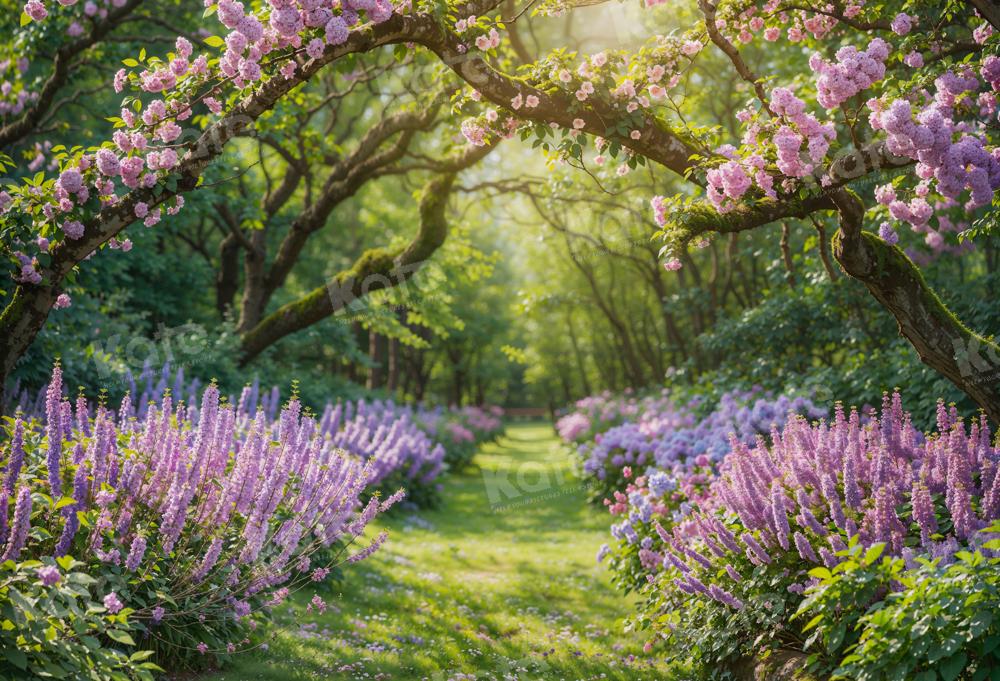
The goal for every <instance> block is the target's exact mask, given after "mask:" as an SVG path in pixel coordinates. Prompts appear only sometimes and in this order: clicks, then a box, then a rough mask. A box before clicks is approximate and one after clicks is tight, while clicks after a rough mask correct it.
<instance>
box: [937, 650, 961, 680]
mask: <svg viewBox="0 0 1000 681" xmlns="http://www.w3.org/2000/svg"><path fill="white" fill-rule="evenodd" d="M967 659H968V658H966V656H965V653H961V652H960V653H956V654H955V655H952V656H951V657H949V658H948V659H947V660H945V661H944V662H943V663H941V667H940V668H939V669H938V671H939V672H941V678H943V679H944V681H955V679H957V678H958V675H959V674H961V673H962V670H963V669H965V662H966V660H967Z"/></svg>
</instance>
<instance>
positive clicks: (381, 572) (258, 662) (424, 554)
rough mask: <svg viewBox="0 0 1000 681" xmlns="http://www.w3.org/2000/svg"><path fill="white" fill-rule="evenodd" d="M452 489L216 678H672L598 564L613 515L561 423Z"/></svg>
mask: <svg viewBox="0 0 1000 681" xmlns="http://www.w3.org/2000/svg"><path fill="white" fill-rule="evenodd" d="M505 480H506V482H507V483H509V484H505V482H504V481H505ZM491 490H492V491H493V494H492V496H491ZM442 492H443V495H442V496H443V498H444V503H443V504H442V506H441V507H440V508H438V509H436V510H433V511H423V512H419V513H409V512H404V513H402V514H401V515H398V516H396V517H393V518H390V519H388V520H386V521H383V523H382V526H383V527H385V528H387V529H389V531H390V537H389V542H388V544H387V546H386V547H385V548H383V549H382V550H381V551H379V552H378V553H377V554H376V555H375V556H373V557H372V558H370V559H368V560H366V561H364V562H362V563H360V564H358V565H354V566H349V567H348V569H347V571H346V572H347V574H346V576H345V577H344V580H343V581H342V582H340V583H337V584H336V585H335V587H334V589H333V591H332V592H322V591H321V592H320V594H321V595H322V596H323V597H324V599H325V600H326V601H327V602H328V603H329V604H330V608H329V609H328V610H327V611H326V612H325V613H324V614H322V615H318V614H317V613H315V612H306V610H305V604H306V603H307V601H308V599H309V598H310V597H311V596H312V595H313V594H312V593H311V592H310V593H301V594H299V595H298V597H297V598H296V599H295V600H294V603H293V605H292V606H291V607H289V608H287V609H285V610H283V611H281V612H280V613H279V615H278V622H277V625H276V627H275V631H276V634H275V637H274V639H273V640H272V641H271V642H270V644H269V650H268V651H267V652H260V653H246V654H243V655H237V656H236V657H235V658H234V659H233V661H232V663H231V665H230V666H229V667H227V668H226V669H225V670H224V671H223V672H220V673H217V674H213V675H210V676H208V677H207V679H210V680H211V681H237V680H239V681H250V680H254V679H262V680H268V681H270V680H273V681H279V680H280V681H285V680H291V679H303V680H305V679H432V680H437V679H440V680H441V681H445V680H446V679H483V680H485V679H521V680H527V679H546V680H548V679H567V680H569V679H572V680H578V679H623V680H624V679H658V678H664V677H665V676H666V673H665V670H664V669H663V668H661V667H658V666H656V665H657V663H656V662H654V661H653V660H652V659H650V658H649V657H648V656H644V655H643V654H642V652H641V646H642V644H643V642H644V637H643V636H642V635H641V634H639V635H636V634H626V633H624V632H623V631H622V618H623V617H625V616H626V615H627V614H628V612H629V603H628V601H627V600H626V599H625V598H623V597H622V596H621V595H620V594H619V593H617V592H616V591H615V590H614V588H613V587H612V586H611V585H610V583H609V580H608V576H607V574H606V570H605V568H604V567H602V566H600V565H598V564H597V563H596V562H595V555H596V553H597V550H598V548H599V547H600V545H601V544H602V543H603V542H604V541H605V540H606V537H607V536H608V526H609V524H610V520H609V518H608V516H607V514H605V513H603V512H602V511H600V510H599V509H595V508H594V507H592V506H589V505H588V504H587V503H586V501H585V499H584V490H583V489H582V488H581V486H580V483H579V481H578V480H576V479H575V478H574V477H573V474H572V462H571V460H570V457H569V454H568V453H567V452H566V451H565V449H563V448H562V447H560V445H559V443H558V441H557V440H556V438H555V437H554V435H553V433H552V427H551V425H548V424H520V425H513V426H511V427H510V428H509V430H508V436H507V437H506V438H504V439H502V440H501V441H500V442H499V443H497V444H491V445H488V446H486V447H485V448H484V449H483V451H481V452H480V453H479V454H478V455H477V456H476V459H475V462H474V465H473V466H472V468H471V469H470V470H468V471H466V472H464V473H461V474H455V475H450V476H448V477H447V478H446V480H445V482H444V489H443V490H442ZM462 674H465V675H467V676H461V675H462Z"/></svg>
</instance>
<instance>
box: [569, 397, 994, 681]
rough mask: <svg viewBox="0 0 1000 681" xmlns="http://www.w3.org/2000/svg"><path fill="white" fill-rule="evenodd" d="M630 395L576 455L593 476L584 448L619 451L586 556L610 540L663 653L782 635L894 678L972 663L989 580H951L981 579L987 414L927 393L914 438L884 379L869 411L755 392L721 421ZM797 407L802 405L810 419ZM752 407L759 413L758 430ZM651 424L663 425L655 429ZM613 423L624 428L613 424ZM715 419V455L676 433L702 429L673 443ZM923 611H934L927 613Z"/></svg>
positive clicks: (623, 579)
mask: <svg viewBox="0 0 1000 681" xmlns="http://www.w3.org/2000/svg"><path fill="white" fill-rule="evenodd" d="M604 401H609V400H608V398H607V397H605V398H604ZM593 402H594V401H593V400H587V401H584V402H583V403H582V405H581V406H582V407H583V408H584V409H588V408H592V405H593ZM635 403H636V402H635V401H633V404H635ZM641 403H642V404H643V406H644V407H645V409H646V410H648V411H633V415H634V418H633V419H631V420H628V421H626V422H625V423H624V424H622V425H617V426H610V427H608V429H607V430H606V431H604V432H602V433H598V434H597V435H595V436H594V441H593V442H592V443H590V445H589V446H588V445H583V446H580V452H581V454H582V456H584V457H587V458H586V462H585V464H584V470H585V471H588V470H589V471H590V472H592V473H593V472H594V471H595V470H596V471H598V475H599V474H600V473H605V472H606V471H607V470H608V468H607V467H602V468H596V469H595V467H594V466H593V464H592V462H593V461H594V453H595V452H601V453H605V454H606V452H607V451H610V452H615V451H618V450H621V452H622V453H620V454H614V455H613V457H612V458H611V459H610V460H609V461H608V463H610V465H612V466H613V465H617V467H618V468H617V469H615V470H616V471H619V472H617V473H616V475H615V478H614V483H615V484H613V485H611V486H609V487H608V488H602V489H601V491H602V493H603V494H606V495H607V496H606V497H605V501H604V504H605V505H606V506H608V507H609V510H610V511H611V513H612V514H613V515H615V516H619V517H621V520H620V521H619V522H617V523H616V524H615V525H614V526H613V527H612V528H611V532H612V535H613V537H614V539H615V540H616V541H615V544H614V546H613V547H611V548H609V547H605V548H604V549H602V553H601V555H600V558H601V559H604V558H605V557H606V556H608V555H610V567H611V569H612V570H613V571H614V572H615V577H616V581H617V582H618V584H619V585H620V586H622V587H623V588H624V589H625V590H626V591H631V590H638V591H639V592H640V594H641V595H642V605H641V608H640V612H639V614H638V615H637V617H636V624H637V625H638V626H640V627H642V628H647V627H649V628H652V630H653V631H654V632H656V633H657V634H658V637H659V638H661V639H662V640H663V641H664V642H665V645H666V646H667V651H668V654H680V655H683V656H684V657H686V658H688V659H690V660H691V661H692V663H693V664H695V665H696V666H698V667H700V668H704V669H706V670H716V671H715V673H716V674H717V675H719V677H720V678H724V677H725V675H726V674H728V673H735V672H734V671H733V670H735V669H738V668H739V666H740V665H741V664H743V663H744V661H745V660H753V659H760V658H767V657H768V655H769V654H772V655H773V654H776V653H778V652H779V651H787V650H798V651H801V652H802V653H803V654H805V653H811V658H810V659H811V664H812V666H813V668H814V669H817V670H819V671H821V672H823V673H825V674H830V673H832V672H834V671H836V673H837V674H841V675H843V677H844V678H871V679H880V678H893V677H894V675H895V674H898V673H903V674H904V676H906V677H907V678H909V677H910V675H912V674H916V673H917V672H918V671H921V670H927V669H931V670H933V669H935V668H937V667H936V665H944V666H943V667H942V668H943V669H946V670H954V671H953V673H952V671H948V672H947V673H945V672H942V673H945V674H946V678H959V676H960V672H962V670H963V669H966V668H967V669H968V670H969V671H968V673H969V674H970V675H972V674H976V676H975V678H984V677H983V673H985V672H983V671H982V670H987V669H989V668H990V663H989V662H988V661H987V660H988V658H984V657H983V656H984V655H988V654H989V653H990V652H991V650H992V648H990V649H985V648H984V646H985V645H989V644H988V643H984V641H985V639H986V638H987V637H988V636H989V634H987V633H985V632H987V631H988V630H989V626H990V622H991V619H990V617H992V615H990V617H987V616H986V614H984V613H988V612H989V609H990V607H991V606H990V604H989V603H990V601H989V598H990V595H989V594H990V593H991V588H992V587H990V586H988V583H987V582H984V583H983V584H982V585H981V588H976V589H971V588H970V584H969V583H968V581H967V580H970V579H971V580H980V579H981V580H989V579H991V577H990V575H991V574H992V572H991V571H992V570H994V569H995V567H994V565H995V560H994V559H993V558H992V555H993V554H992V550H993V549H994V548H995V546H996V545H998V544H997V542H996V541H995V540H994V539H992V537H994V536H995V530H993V529H991V525H992V524H993V523H994V522H995V521H996V520H997V519H998V514H1000V507H998V506H997V504H996V502H997V499H998V497H997V489H1000V487H998V485H1000V478H998V477H997V470H998V468H997V466H998V462H1000V453H998V451H997V450H996V448H995V447H994V446H993V445H992V443H991V431H990V428H989V426H988V424H987V422H986V420H985V419H979V420H974V421H973V422H972V423H971V424H969V425H968V426H966V424H965V423H964V422H963V421H962V419H960V418H959V417H958V415H957V412H956V410H955V409H954V408H952V409H950V410H949V409H948V408H946V407H945V406H944V405H943V404H939V406H938V409H937V415H936V422H937V429H936V431H935V432H933V433H930V434H927V435H925V434H923V433H921V432H920V431H919V430H917V429H916V428H915V427H914V426H913V424H912V418H911V416H910V415H909V414H908V413H906V412H904V411H903V408H902V404H901V400H900V398H899V395H898V394H897V395H895V396H892V397H889V396H886V398H885V399H884V401H883V405H882V410H881V412H880V413H878V414H872V415H866V416H864V417H862V415H861V414H859V413H858V412H857V411H852V412H851V413H850V414H849V415H848V414H846V413H845V411H844V410H843V408H842V407H841V406H840V405H839V404H838V405H837V407H836V409H835V412H834V414H833V416H832V418H831V419H830V420H829V421H827V420H826V419H825V418H820V419H819V420H818V421H813V423H812V424H810V422H809V421H808V420H806V418H804V417H803V416H798V415H796V414H795V408H794V406H793V404H792V403H791V402H790V401H788V400H778V401H776V402H775V403H767V402H764V401H763V400H760V401H758V402H757V404H756V405H754V408H753V409H747V408H745V407H744V408H743V410H742V413H740V412H739V411H736V412H735V413H737V414H740V418H738V419H736V420H720V419H719V417H718V414H719V413H720V412H721V413H723V414H725V413H734V412H733V410H732V409H733V408H732V402H731V400H730V401H729V402H728V403H727V402H724V403H722V404H720V406H719V409H718V410H717V411H716V412H713V413H711V414H710V415H709V416H708V417H707V418H705V419H704V420H703V421H700V422H696V421H694V419H691V418H689V419H688V420H687V421H684V420H681V419H678V418H677V411H678V410H677V408H676V407H675V406H674V404H673V403H672V402H670V401H669V400H665V399H659V400H649V399H647V400H644V401H642V402H641ZM801 408H802V407H799V409H801ZM811 409H812V410H813V412H812V413H809V414H806V416H808V417H809V418H811V419H817V418H819V417H820V416H823V414H822V413H820V412H818V411H816V410H815V408H813V407H811ZM754 412H757V413H758V414H759V416H757V415H755V414H754ZM577 416H582V413H578V414H577ZM760 417H765V418H766V419H769V420H770V424H769V425H765V427H764V428H761V427H760V424H761V421H760ZM564 419H565V420H564V421H563V422H562V424H563V425H564V426H565V425H566V424H567V423H570V424H572V423H574V422H575V421H574V417H573V416H572V415H570V416H567V417H564ZM786 419H787V420H786ZM651 423H664V424H666V425H665V427H664V429H663V430H662V431H661V432H660V433H658V434H656V433H655V432H654V431H651V430H650V428H649V424H651ZM629 427H631V428H633V429H634V433H635V434H636V435H633V436H632V438H631V439H628V438H619V437H618V436H617V435H616V433H617V432H619V431H621V430H622V429H625V428H629ZM643 428H644V430H643ZM713 429H720V430H724V431H728V441H727V440H725V439H723V440H722V441H721V442H722V443H724V444H722V446H721V447H720V449H719V450H718V451H717V452H712V451H711V450H705V449H700V450H699V449H695V448H692V447H691V444H690V443H691V442H694V443H697V444H698V445H702V446H707V445H709V444H711V442H712V438H711V437H709V436H704V435H703V436H700V437H698V438H696V439H694V440H688V439H687V435H688V433H689V432H690V431H691V430H694V431H695V432H702V433H711V432H712V430H713ZM564 431H565V428H564ZM644 432H645V435H646V436H645V437H641V434H643V433H644ZM572 434H573V433H564V436H565V435H572ZM717 441H718V440H717ZM677 443H686V444H687V447H684V446H680V447H678V446H677ZM602 461H603V460H602ZM588 466H589V467H588ZM883 555H884V556H885V558H884V560H883V561H882V562H879V559H880V557H882V556H883ZM984 555H985V557H984ZM956 561H957V565H956V564H955V563H956ZM973 593H975V594H978V595H977V596H976V597H975V598H967V597H968V596H970V595H971V594H973ZM804 597H805V600H803V599H804ZM980 601H982V602H980ZM963 603H964V606H962V607H964V609H961V608H960V605H959V604H963ZM942 608H945V609H946V610H945V612H947V613H948V614H947V615H946V614H944V613H941V614H939V612H940V609H942ZM928 613H930V614H928ZM925 615H926V616H934V617H941V618H950V619H940V620H934V623H933V624H931V623H929V622H928V620H927V619H921V618H922V617H924V616H925ZM918 620H919V621H920V622H923V623H924V624H922V625H919V626H918V624H917V621H918ZM890 623H891V624H890ZM894 627H899V628H902V629H903V630H902V631H897V630H895V629H894ZM908 627H917V628H916V629H915V630H914V632H913V633H909V631H908V630H907V629H906V628H908ZM920 627H922V628H920ZM947 627H956V628H957V631H956V632H954V633H946V632H947V631H949V630H948V629H947ZM812 629H816V631H815V633H810V630H812ZM931 629H933V630H934V631H935V634H934V636H940V638H938V639H935V640H936V641H945V640H947V641H952V642H950V643H948V644H947V645H944V646H943V647H941V648H940V652H937V650H938V649H937V648H936V644H935V643H933V642H931V641H930V640H927V641H922V640H917V636H918V633H919V632H921V631H923V632H927V631H929V630H931ZM970 631H971V632H972V633H969V632H970ZM894 637H895V640H896V643H893V642H892V641H893V640H894ZM901 641H906V643H905V644H904V643H902V642H901ZM886 647H888V649H889V650H890V651H892V654H891V655H887V653H886ZM932 650H934V651H935V652H934V653H933V654H932V652H931V651H932ZM925 656H929V657H925ZM945 658H947V660H946V659H945ZM900 669H905V670H906V671H905V672H899V671H898V670H900ZM727 670H728V671H727ZM928 678H929V677H928ZM963 678H965V677H963ZM969 678H973V677H972V676H969Z"/></svg>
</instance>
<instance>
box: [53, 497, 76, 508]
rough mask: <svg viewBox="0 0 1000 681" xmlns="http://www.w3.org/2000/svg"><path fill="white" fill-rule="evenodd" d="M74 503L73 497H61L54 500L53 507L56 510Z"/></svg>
mask: <svg viewBox="0 0 1000 681" xmlns="http://www.w3.org/2000/svg"><path fill="white" fill-rule="evenodd" d="M75 503H76V499H74V498H73V497H63V498H62V499H60V500H59V501H58V502H56V505H55V509H54V510H56V511H58V510H59V509H60V508H66V507H67V506H72V505H73V504H75Z"/></svg>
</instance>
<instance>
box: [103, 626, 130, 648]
mask: <svg viewBox="0 0 1000 681" xmlns="http://www.w3.org/2000/svg"><path fill="white" fill-rule="evenodd" d="M108 637H109V638H111V639H112V640H114V641H118V642H119V643H124V644H125V645H130V646H134V645H135V641H134V640H132V637H131V636H129V634H128V632H127V631H122V630H121V629H108Z"/></svg>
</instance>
